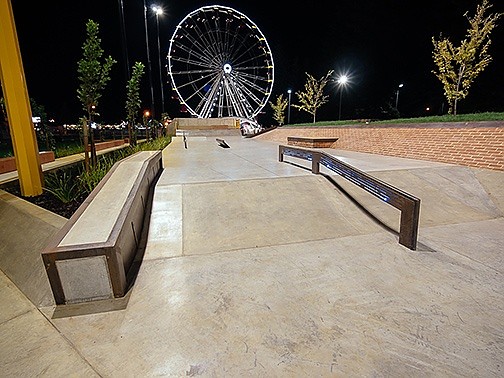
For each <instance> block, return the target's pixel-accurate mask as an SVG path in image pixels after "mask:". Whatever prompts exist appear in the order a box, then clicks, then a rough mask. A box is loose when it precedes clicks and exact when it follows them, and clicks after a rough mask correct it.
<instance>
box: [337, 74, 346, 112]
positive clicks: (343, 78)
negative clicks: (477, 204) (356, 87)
mask: <svg viewBox="0 0 504 378" xmlns="http://www.w3.org/2000/svg"><path fill="white" fill-rule="evenodd" d="M347 82H348V76H347V75H341V76H340V77H339V78H338V86H339V90H340V95H339V113H338V120H341V99H342V98H343V88H344V87H345V85H346V83H347Z"/></svg>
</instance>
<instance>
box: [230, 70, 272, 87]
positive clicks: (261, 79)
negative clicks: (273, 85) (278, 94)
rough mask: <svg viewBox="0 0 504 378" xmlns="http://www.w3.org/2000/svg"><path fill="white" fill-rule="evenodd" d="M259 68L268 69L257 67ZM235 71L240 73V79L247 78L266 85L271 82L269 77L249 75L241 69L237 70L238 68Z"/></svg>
mask: <svg viewBox="0 0 504 378" xmlns="http://www.w3.org/2000/svg"><path fill="white" fill-rule="evenodd" d="M257 68H261V69H265V68H266V67H257ZM234 71H235V72H238V73H239V75H240V77H246V78H248V79H251V80H254V81H262V82H266V83H269V82H271V79H270V78H269V77H268V76H260V75H253V74H249V73H247V72H243V71H242V70H241V69H237V68H236V69H235V70H234Z"/></svg>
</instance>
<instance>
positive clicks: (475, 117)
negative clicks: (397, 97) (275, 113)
mask: <svg viewBox="0 0 504 378" xmlns="http://www.w3.org/2000/svg"><path fill="white" fill-rule="evenodd" d="M481 121H504V112H502V113H497V112H487V113H474V114H459V115H456V116H452V115H442V116H430V117H419V118H397V119H389V120H383V121H373V120H370V121H369V123H370V124H390V123H436V122H481ZM365 122H366V120H344V121H321V122H316V123H299V124H295V125H289V126H295V127H313V126H344V125H345V126H349V125H361V124H364V123H365Z"/></svg>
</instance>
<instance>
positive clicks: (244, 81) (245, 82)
mask: <svg viewBox="0 0 504 378" xmlns="http://www.w3.org/2000/svg"><path fill="white" fill-rule="evenodd" d="M237 80H238V81H239V82H240V83H241V84H243V85H247V86H248V87H250V88H252V89H254V90H256V91H257V92H260V93H263V94H266V92H265V91H264V88H263V87H261V86H259V85H257V84H256V83H254V82H253V81H251V80H249V79H248V78H246V77H244V76H238V75H237Z"/></svg>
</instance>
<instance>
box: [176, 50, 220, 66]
mask: <svg viewBox="0 0 504 378" xmlns="http://www.w3.org/2000/svg"><path fill="white" fill-rule="evenodd" d="M177 47H179V48H180V49H182V50H184V51H185V52H186V53H188V54H189V56H194V57H196V58H198V59H199V60H200V63H203V64H200V65H202V66H203V65H206V66H207V67H208V66H211V65H212V60H211V59H210V58H209V57H207V56H205V55H203V54H200V53H199V52H196V51H194V50H192V49H191V48H190V47H188V46H186V45H182V44H178V45H177ZM180 59H181V58H174V60H179V61H181V60H180Z"/></svg>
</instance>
